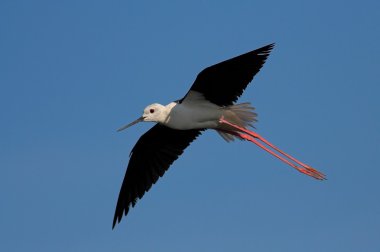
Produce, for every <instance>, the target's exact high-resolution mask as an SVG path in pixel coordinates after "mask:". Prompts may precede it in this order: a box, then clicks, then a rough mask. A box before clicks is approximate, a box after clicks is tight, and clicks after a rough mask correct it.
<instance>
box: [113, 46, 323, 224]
mask: <svg viewBox="0 0 380 252" xmlns="http://www.w3.org/2000/svg"><path fill="white" fill-rule="evenodd" d="M274 46H275V44H274V43H271V44H268V45H266V46H263V47H261V48H259V49H256V50H253V51H250V52H247V53H244V54H242V55H239V56H237V57H234V58H231V59H228V60H225V61H223V62H220V63H217V64H215V65H212V66H209V67H207V68H205V69H203V70H202V71H201V72H200V73H199V74H198V75H197V77H196V79H195V81H194V83H193V84H192V86H191V88H190V90H189V91H188V92H187V93H186V94H185V96H184V97H183V98H182V99H179V100H176V101H174V102H171V103H169V104H167V105H161V104H158V103H153V104H151V105H149V106H147V107H146V108H145V109H144V111H143V115H142V116H141V117H139V118H138V119H137V120H135V121H133V122H131V123H129V124H127V125H125V126H123V127H121V128H119V129H118V131H122V130H125V129H127V128H129V127H131V126H132V125H135V124H137V123H139V122H155V123H156V124H155V125H154V126H153V127H152V128H151V129H149V130H148V131H147V132H146V133H145V134H143V135H142V136H141V137H140V138H139V140H138V141H137V143H136V144H135V146H134V147H133V148H132V151H131V153H130V159H129V163H128V166H127V169H126V173H125V176H124V180H123V182H122V185H121V188H120V193H119V197H118V200H117V204H116V209H115V214H114V219H113V223H112V229H113V228H114V227H115V225H116V224H117V223H120V221H121V219H122V217H123V216H124V215H127V214H128V212H129V210H130V208H131V207H134V206H135V205H136V202H137V201H138V200H139V199H141V198H142V197H143V196H144V194H145V192H148V191H149V189H150V188H151V187H152V185H153V184H155V183H156V182H157V180H158V179H159V178H160V177H162V176H163V175H164V173H165V172H166V171H167V170H168V168H169V167H170V166H171V165H172V163H173V162H174V161H175V160H177V159H178V157H179V156H180V155H181V154H182V153H183V152H184V150H185V149H186V147H188V146H189V145H190V143H191V142H193V141H194V140H195V139H196V138H197V137H198V136H200V135H201V134H202V132H204V131H205V130H207V129H211V130H215V131H216V132H217V133H219V135H220V136H221V137H222V138H223V139H224V140H226V141H227V142H231V141H233V140H235V139H239V140H246V141H250V142H252V143H254V144H256V145H258V146H259V147H261V148H262V149H264V150H265V151H267V152H268V153H270V154H272V155H273V156H275V157H276V158H278V159H280V160H281V161H283V162H285V163H286V164H288V165H290V166H291V167H293V168H295V169H297V170H298V171H300V172H301V173H304V174H306V175H309V176H311V177H313V178H315V179H318V180H325V179H326V176H325V175H324V174H323V173H321V172H319V171H318V170H316V169H314V168H312V167H310V166H308V165H306V164H304V163H302V162H300V161H298V160H297V159H295V158H293V157H292V156H290V155H288V154H287V153H285V152H284V151H282V150H280V149H279V148H277V147H276V146H274V145H273V144H271V143H270V142H269V141H267V140H266V139H265V138H263V137H262V136H261V135H259V134H258V133H256V132H254V131H252V130H250V129H249V128H250V127H251V128H254V125H253V124H254V123H256V121H257V114H256V112H255V108H254V107H252V106H251V104H250V103H248V102H244V103H236V101H237V100H238V98H239V97H240V96H241V95H242V93H243V91H244V90H245V89H246V87H247V86H248V84H249V83H250V82H251V81H252V80H253V78H254V76H255V75H256V74H257V73H258V72H259V71H260V69H261V68H262V66H263V65H264V63H265V62H266V60H267V58H268V56H269V54H270V52H271V51H272V49H273V48H274Z"/></svg>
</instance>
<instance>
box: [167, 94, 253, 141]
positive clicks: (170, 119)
mask: <svg viewBox="0 0 380 252" xmlns="http://www.w3.org/2000/svg"><path fill="white" fill-rule="evenodd" d="M166 109H167V110H166V111H168V114H167V116H166V119H165V120H164V121H163V122H161V123H162V124H164V125H166V126H168V127H170V128H173V129H179V130H189V129H205V128H207V129H215V130H217V132H218V133H219V134H220V135H221V136H222V137H223V138H224V139H225V140H226V141H232V140H234V138H235V136H234V135H231V134H228V133H226V131H231V130H233V129H232V128H231V127H229V126H227V125H225V124H220V123H219V120H220V118H221V117H224V119H225V120H227V121H229V122H231V123H233V124H235V125H238V126H240V127H244V128H247V127H249V126H251V127H252V125H253V123H255V122H256V121H257V120H256V117H257V114H256V113H254V112H253V110H254V108H253V107H252V106H251V105H250V103H241V104H235V105H232V106H227V107H219V106H217V105H216V104H213V103H211V102H209V101H207V100H206V99H204V97H203V95H202V94H200V93H198V92H194V91H191V92H190V93H189V94H188V95H187V96H186V99H184V101H183V102H182V103H181V104H178V103H175V102H172V103H169V104H168V105H166Z"/></svg>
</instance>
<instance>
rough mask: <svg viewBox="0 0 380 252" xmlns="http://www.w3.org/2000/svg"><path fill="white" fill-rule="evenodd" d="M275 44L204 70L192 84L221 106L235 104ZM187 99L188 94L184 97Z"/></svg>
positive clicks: (193, 87) (195, 88) (194, 88)
mask: <svg viewBox="0 0 380 252" xmlns="http://www.w3.org/2000/svg"><path fill="white" fill-rule="evenodd" d="M273 47H274V44H270V45H267V46H264V47H261V48H259V49H256V50H254V51H251V52H248V53H245V54H242V55H240V56H237V57H235V58H232V59H229V60H226V61H223V62H220V63H218V64H216V65H213V66H210V67H207V68H205V69H204V70H202V71H201V72H200V73H199V74H198V76H197V78H196V79H195V81H194V84H193V85H192V86H191V88H190V91H197V92H200V93H202V94H203V95H204V97H205V98H206V99H207V100H209V101H210V102H212V103H215V104H217V105H219V106H228V105H231V104H233V102H235V101H236V100H237V99H238V97H239V96H240V95H241V94H242V93H243V91H244V89H245V88H246V87H247V85H248V84H249V83H250V82H251V81H252V79H253V77H254V76H255V75H256V74H257V73H258V72H259V71H260V69H261V67H262V66H263V65H264V63H265V60H266V59H267V58H268V56H269V53H270V51H271V50H272V49H273ZM183 99H186V96H185V97H184V98H183Z"/></svg>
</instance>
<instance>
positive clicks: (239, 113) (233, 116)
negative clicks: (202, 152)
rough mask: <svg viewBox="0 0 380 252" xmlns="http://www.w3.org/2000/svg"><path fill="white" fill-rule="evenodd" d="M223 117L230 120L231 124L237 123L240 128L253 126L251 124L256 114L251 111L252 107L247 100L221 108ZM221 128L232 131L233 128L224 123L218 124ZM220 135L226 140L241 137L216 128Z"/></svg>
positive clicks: (255, 118) (255, 119)
mask: <svg viewBox="0 0 380 252" xmlns="http://www.w3.org/2000/svg"><path fill="white" fill-rule="evenodd" d="M222 110H223V117H224V119H225V120H227V121H229V122H231V123H232V124H235V125H238V126H239V127H242V128H248V127H253V128H254V126H253V124H254V123H255V122H257V114H256V113H255V112H253V111H254V110H255V108H254V107H252V105H251V104H250V103H249V102H245V103H239V104H234V105H231V106H228V107H224V108H222ZM220 129H221V130H226V131H231V130H232V131H234V129H233V128H230V127H229V126H228V125H226V124H222V125H220ZM217 131H218V133H219V134H220V136H221V137H223V139H224V140H226V141H227V142H230V141H233V140H235V138H238V139H241V138H239V137H237V136H236V135H231V134H228V133H227V132H224V131H219V130H217Z"/></svg>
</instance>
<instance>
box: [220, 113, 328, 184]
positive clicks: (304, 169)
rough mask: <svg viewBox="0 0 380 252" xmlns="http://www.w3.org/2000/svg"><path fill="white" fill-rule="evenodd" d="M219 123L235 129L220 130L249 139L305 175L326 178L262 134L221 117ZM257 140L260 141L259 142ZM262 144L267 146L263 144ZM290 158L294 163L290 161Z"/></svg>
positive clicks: (319, 178)
mask: <svg viewBox="0 0 380 252" xmlns="http://www.w3.org/2000/svg"><path fill="white" fill-rule="evenodd" d="M219 123H221V124H226V125H228V126H230V127H231V128H233V129H234V130H235V131H232V130H231V131H230V130H223V129H222V131H224V132H226V133H229V134H232V135H235V136H238V137H240V138H242V139H245V140H247V141H250V142H252V143H254V144H256V145H257V146H259V147H260V148H262V149H263V150H265V151H267V152H268V153H270V154H272V155H273V156H275V157H276V158H278V159H280V160H281V161H283V162H284V163H286V164H288V165H290V166H291V167H293V168H294V169H296V170H298V171H299V172H301V173H304V174H306V175H309V176H311V177H313V178H315V179H318V180H325V179H326V176H325V175H324V174H323V173H321V172H319V171H317V170H316V169H314V168H312V167H310V166H309V165H306V164H304V163H302V162H300V161H299V160H297V159H295V158H294V157H292V156H290V155H289V154H287V153H285V152H284V151H282V150H280V149H279V148H277V147H276V146H274V145H273V144H271V143H270V142H269V141H267V140H266V139H265V138H263V137H262V136H260V135H259V134H257V133H256V132H253V131H250V130H248V129H245V128H242V127H239V126H237V125H235V124H233V123H230V122H228V121H226V120H225V119H224V118H223V117H222V118H221V119H220V120H219ZM218 130H220V129H218ZM241 132H242V133H241ZM259 140H260V141H261V142H259ZM264 144H265V145H267V146H265V145H264ZM270 148H271V149H270ZM272 149H273V150H272ZM276 152H278V153H276ZM280 154H282V155H283V156H285V157H286V158H287V159H286V158H285V157H283V156H281V155H280ZM290 160H291V161H293V162H294V163H296V164H294V163H292V162H290ZM297 164H298V165H297Z"/></svg>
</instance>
